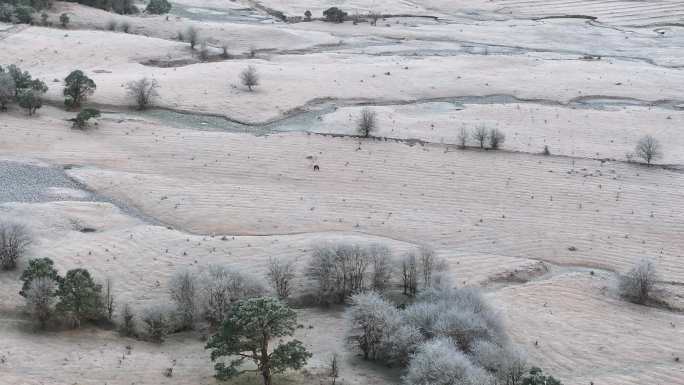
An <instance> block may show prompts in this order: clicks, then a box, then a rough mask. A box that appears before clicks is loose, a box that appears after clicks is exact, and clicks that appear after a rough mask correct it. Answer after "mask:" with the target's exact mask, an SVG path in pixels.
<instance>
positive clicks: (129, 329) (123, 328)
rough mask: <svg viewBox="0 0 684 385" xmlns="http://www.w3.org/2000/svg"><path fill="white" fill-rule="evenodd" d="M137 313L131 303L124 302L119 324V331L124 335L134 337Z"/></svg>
mask: <svg viewBox="0 0 684 385" xmlns="http://www.w3.org/2000/svg"><path fill="white" fill-rule="evenodd" d="M135 327H136V326H135V314H133V309H132V308H131V306H130V305H129V304H127V303H126V304H124V305H123V307H122V308H121V324H120V325H119V333H121V335H123V336H124V337H134V336H135V335H136V330H135Z"/></svg>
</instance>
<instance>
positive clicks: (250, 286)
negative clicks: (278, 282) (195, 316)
mask: <svg viewBox="0 0 684 385" xmlns="http://www.w3.org/2000/svg"><path fill="white" fill-rule="evenodd" d="M198 283H199V301H200V307H201V313H202V315H203V316H204V317H205V318H206V319H207V321H209V323H211V324H212V325H214V326H216V325H220V324H221V323H223V321H224V320H225V319H226V317H227V316H228V315H229V314H228V313H229V310H230V307H231V306H232V304H233V302H235V301H238V300H242V299H248V298H253V297H258V296H261V295H263V294H264V293H265V292H266V291H267V290H266V287H265V285H264V284H263V281H262V280H260V279H259V278H257V277H255V276H253V275H250V274H248V273H245V272H242V271H238V270H235V269H233V268H230V267H227V266H221V265H211V266H209V268H208V269H206V270H205V271H203V272H202V273H201V274H200V276H199V278H198Z"/></svg>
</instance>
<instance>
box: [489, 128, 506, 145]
mask: <svg viewBox="0 0 684 385" xmlns="http://www.w3.org/2000/svg"><path fill="white" fill-rule="evenodd" d="M505 140H506V135H505V134H504V133H503V132H501V131H499V130H498V129H497V128H492V129H491V131H489V147H491V148H492V149H494V150H497V149H498V148H499V147H501V145H502V144H503V142H504V141H505Z"/></svg>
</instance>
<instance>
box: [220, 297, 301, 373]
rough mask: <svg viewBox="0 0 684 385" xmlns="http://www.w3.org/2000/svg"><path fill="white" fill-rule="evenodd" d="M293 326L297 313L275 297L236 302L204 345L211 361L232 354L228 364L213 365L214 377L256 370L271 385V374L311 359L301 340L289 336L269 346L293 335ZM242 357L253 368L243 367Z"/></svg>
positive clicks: (295, 324) (294, 325)
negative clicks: (274, 344)
mask: <svg viewBox="0 0 684 385" xmlns="http://www.w3.org/2000/svg"><path fill="white" fill-rule="evenodd" d="M296 327H297V313H295V312H294V311H293V310H292V309H290V308H288V307H287V306H286V305H285V304H283V303H282V302H280V301H279V300H277V299H274V298H268V297H259V298H252V299H246V300H241V301H238V302H236V303H235V304H234V305H232V309H231V312H230V316H229V317H228V318H226V320H225V321H224V322H223V323H222V324H221V327H220V329H219V331H218V333H216V334H215V335H213V336H212V337H211V339H210V340H209V342H208V343H207V345H206V349H209V350H211V360H212V361H217V360H219V359H221V358H223V357H231V360H230V361H229V362H228V363H225V362H217V363H216V364H215V365H214V368H215V370H216V377H217V378H218V379H220V380H225V379H229V378H233V377H236V376H239V375H241V374H243V373H248V372H252V373H254V372H256V373H258V374H260V375H261V377H262V378H263V383H264V385H271V384H272V379H273V375H274V374H277V373H281V372H283V371H285V370H287V369H294V370H299V369H301V368H302V367H304V365H305V364H306V362H307V361H308V359H309V358H311V353H309V352H308V351H307V350H306V348H305V347H304V344H302V342H301V341H299V340H296V339H292V340H289V341H288V342H280V343H279V344H278V345H277V346H275V347H274V348H271V346H270V342H271V340H272V339H274V338H283V337H290V336H292V335H293V333H294V331H295V328H296ZM245 360H249V361H252V362H254V363H255V364H256V369H249V368H245V367H244V366H243V362H244V361H245Z"/></svg>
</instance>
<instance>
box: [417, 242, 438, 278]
mask: <svg viewBox="0 0 684 385" xmlns="http://www.w3.org/2000/svg"><path fill="white" fill-rule="evenodd" d="M418 259H419V263H420V271H421V273H422V276H423V287H426V288H427V287H430V285H431V282H432V273H433V272H434V270H435V264H436V259H437V257H436V256H435V252H434V250H432V249H430V248H428V247H421V248H420V250H419V252H418Z"/></svg>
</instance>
